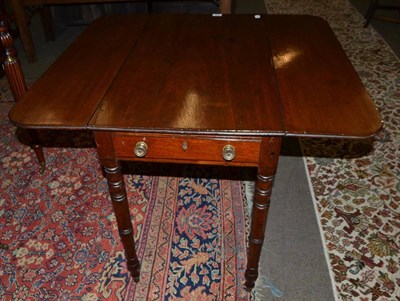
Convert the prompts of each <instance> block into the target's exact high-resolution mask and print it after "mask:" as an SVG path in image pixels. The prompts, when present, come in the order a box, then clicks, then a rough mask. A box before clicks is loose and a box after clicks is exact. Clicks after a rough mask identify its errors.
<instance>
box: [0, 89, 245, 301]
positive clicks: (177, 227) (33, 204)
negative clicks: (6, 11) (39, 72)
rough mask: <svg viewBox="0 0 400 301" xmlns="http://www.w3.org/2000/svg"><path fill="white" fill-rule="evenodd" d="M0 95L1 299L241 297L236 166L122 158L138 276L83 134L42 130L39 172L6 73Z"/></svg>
mask: <svg viewBox="0 0 400 301" xmlns="http://www.w3.org/2000/svg"><path fill="white" fill-rule="evenodd" d="M0 96H1V100H0V126H1V128H0V164H1V168H0V187H1V192H0V243H1V248H0V297H1V298H0V299H1V300H86V301H92V300H202V301H206V300H249V298H250V295H249V294H248V293H247V292H246V291H245V290H244V288H243V285H242V284H243V282H244V279H243V278H244V269H245V266H246V237H247V234H246V233H247V230H246V229H248V227H249V225H248V223H247V220H248V218H247V217H246V214H247V211H248V210H247V208H246V206H247V203H246V202H245V198H244V197H243V194H242V191H243V187H242V183H241V182H240V181H238V180H237V179H234V177H235V174H237V170H238V169H220V168H199V167H196V166H179V165H172V166H169V165H162V166H159V165H157V166H154V165H148V164H140V165H137V166H135V167H133V166H132V165H129V164H127V165H124V173H125V174H126V176H125V182H126V184H127V185H126V186H127V192H128V199H129V202H130V210H131V215H132V222H133V224H134V230H135V234H136V237H135V240H136V241H138V244H137V249H138V256H139V258H141V259H142V268H141V279H140V282H139V283H137V284H136V283H135V282H133V281H131V278H130V277H129V275H128V272H127V269H126V266H125V259H124V255H123V251H122V250H123V247H122V244H121V243H120V239H119V236H118V232H117V228H116V222H115V216H114V214H113V213H112V208H111V204H110V201H109V195H108V188H107V183H106V181H105V180H104V177H103V174H102V171H101V170H100V168H99V163H98V160H97V158H96V153H95V150H94V148H93V147H91V146H93V145H92V139H91V137H90V135H89V134H88V133H85V132H82V133H73V134H72V133H68V132H66V133H64V134H63V135H59V136H60V137H61V136H62V138H57V136H56V135H55V133H51V132H46V133H45V132H42V133H41V136H42V139H44V140H45V141H44V143H45V144H47V147H46V149H45V154H46V159H47V162H48V167H47V169H46V171H45V172H44V173H43V174H40V173H39V172H38V171H39V167H38V165H37V162H36V158H35V157H34V155H33V152H32V151H31V150H30V149H29V147H27V146H26V145H24V144H22V143H20V142H19V141H18V140H17V138H16V135H15V132H16V129H15V127H13V126H12V125H11V124H10V123H9V121H8V118H7V113H8V111H9V110H10V108H11V106H12V104H13V102H12V100H11V99H12V98H11V96H10V95H9V90H8V89H7V87H5V85H4V84H3V85H2V87H1V89H0ZM26 135H27V133H24V132H23V131H18V136H19V137H20V139H21V140H24V139H26V138H24V137H26ZM58 145H59V146H62V147H57V146H58ZM66 146H67V147H66ZM68 146H69V147H68ZM137 174H141V176H138V175H137ZM152 174H161V175H162V176H160V177H154V176H151V175H152ZM164 175H165V176H164ZM188 176H190V177H188ZM237 177H240V175H237ZM215 179H219V180H215ZM221 233H223V234H221Z"/></svg>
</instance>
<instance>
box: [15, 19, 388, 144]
mask: <svg viewBox="0 0 400 301" xmlns="http://www.w3.org/2000/svg"><path fill="white" fill-rule="evenodd" d="M10 119H11V120H12V121H13V122H14V123H15V124H16V125H18V126H20V127H26V128H49V129H89V130H110V131H129V132H152V133H180V134H216V135H226V134H228V135H239V136H243V135H251V136H269V135H277V136H285V135H291V136H311V137H312V136H317V137H350V138H363V137H368V136H371V135H374V134H375V133H377V132H378V131H379V130H380V128H381V126H382V121H381V119H380V115H379V113H378V111H377V109H376V107H375V106H374V104H373V102H372V100H371V99H370V97H369V96H368V94H367V92H366V91H365V88H364V86H363V84H362V82H361V81H360V79H359V77H358V75H357V73H356V72H355V70H354V69H353V67H352V65H351V63H350V62H349V60H348V59H347V57H346V55H345V53H344V51H343V50H342V48H341V46H340V43H339V42H338V41H337V39H336V37H335V36H334V34H333V32H332V31H331V29H330V27H329V25H328V24H327V23H326V22H325V21H323V20H322V19H320V18H317V17H311V16H293V15H290V16H289V15H261V16H259V17H258V16H254V15H223V16H210V15H126V16H108V17H104V18H101V19H99V20H97V21H95V22H94V23H93V24H92V25H90V26H89V27H88V28H87V29H86V30H85V31H84V33H82V35H81V36H80V37H78V39H77V40H76V41H75V42H74V43H73V44H72V45H71V46H70V47H69V48H68V49H67V50H66V52H65V53H64V54H63V55H61V57H60V58H59V59H58V60H57V61H56V62H55V63H54V64H53V65H52V66H51V67H50V68H49V69H48V70H47V72H45V74H44V75H43V76H42V77H41V78H40V79H39V80H38V81H37V82H36V83H35V84H34V85H33V87H32V88H31V89H30V90H29V91H28V93H27V94H26V95H25V96H24V97H23V98H22V99H21V100H20V101H19V102H18V103H17V104H16V105H15V106H14V108H13V109H12V111H11V112H10Z"/></svg>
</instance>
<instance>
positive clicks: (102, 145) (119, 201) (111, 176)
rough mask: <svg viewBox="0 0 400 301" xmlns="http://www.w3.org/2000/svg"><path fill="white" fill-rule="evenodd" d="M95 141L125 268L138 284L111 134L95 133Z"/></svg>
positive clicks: (138, 265)
mask: <svg viewBox="0 0 400 301" xmlns="http://www.w3.org/2000/svg"><path fill="white" fill-rule="evenodd" d="M95 140H96V145H97V152H98V155H99V159H100V163H101V165H102V166H103V168H104V172H105V174H106V177H107V183H108V188H109V191H110V197H111V202H112V206H113V209H114V213H115V217H116V219H117V225H118V232H119V235H120V237H121V241H122V244H123V246H124V250H125V256H126V262H127V267H128V270H129V272H130V273H131V275H132V277H133V279H134V281H135V282H138V281H139V275H140V263H139V260H138V258H137V255H136V249H135V240H134V235H133V227H132V222H131V216H130V214H129V204H128V199H127V197H126V190H125V184H124V178H123V175H122V173H121V166H120V164H119V162H118V160H115V159H114V158H113V156H114V155H113V147H112V139H111V134H109V133H104V132H97V133H95Z"/></svg>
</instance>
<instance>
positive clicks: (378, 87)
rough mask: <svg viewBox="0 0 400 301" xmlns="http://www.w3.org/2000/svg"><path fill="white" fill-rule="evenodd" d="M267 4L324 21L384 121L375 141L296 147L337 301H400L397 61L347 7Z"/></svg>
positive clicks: (278, 0) (300, 0)
mask: <svg viewBox="0 0 400 301" xmlns="http://www.w3.org/2000/svg"><path fill="white" fill-rule="evenodd" d="M265 2H266V5H267V9H268V11H269V12H270V13H283V14H311V15H317V16H321V17H323V18H324V19H325V20H327V21H328V22H329V24H330V25H331V27H332V28H333V30H334V32H335V34H336V35H337V37H338V39H339V40H340V42H341V43H342V46H343V48H344V50H345V52H346V53H347V55H348V57H349V58H350V60H351V62H352V63H353V65H354V67H355V68H356V70H357V71H358V73H359V75H360V77H361V79H362V81H363V82H364V84H365V85H366V87H367V90H368V92H369V94H370V95H371V97H372V98H373V99H374V101H375V103H376V105H377V107H378V109H379V111H380V113H381V114H382V118H383V120H384V121H385V127H384V130H383V131H382V132H381V134H380V135H379V136H378V137H376V138H375V139H374V140H373V141H370V142H365V141H364V142H346V141H339V142H338V141H332V140H315V139H309V140H307V139H304V140H302V142H301V143H302V149H303V153H304V155H305V156H306V157H305V163H306V166H307V172H308V177H309V180H310V183H311V186H312V191H313V194H314V203H315V209H316V213H317V217H318V220H319V224H320V229H321V235H322V239H323V242H324V246H325V251H326V257H327V261H328V264H329V266H330V271H331V278H332V282H333V286H334V293H335V295H336V298H337V299H338V300H348V301H350V300H352V301H353V300H360V301H361V300H362V301H367V300H382V301H384V300H385V301H389V300H400V61H399V59H398V58H397V57H396V56H395V54H394V53H393V52H392V51H391V49H390V48H389V47H388V46H387V44H386V43H385V41H384V40H383V39H382V38H381V37H380V36H379V34H378V33H377V32H376V31H375V30H374V29H373V28H372V27H371V26H370V27H368V28H366V29H365V28H363V23H364V19H363V17H362V16H361V15H360V14H359V12H358V11H357V10H356V9H355V8H354V7H353V6H352V4H351V3H350V2H349V1H347V0H335V1H328V0H325V1H315V0H314V1H312V0H296V1H290V0H265Z"/></svg>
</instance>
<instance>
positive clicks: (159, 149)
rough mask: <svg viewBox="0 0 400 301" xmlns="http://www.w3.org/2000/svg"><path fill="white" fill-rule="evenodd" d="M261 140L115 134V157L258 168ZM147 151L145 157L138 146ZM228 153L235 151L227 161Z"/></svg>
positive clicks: (113, 137) (131, 159)
mask: <svg viewBox="0 0 400 301" xmlns="http://www.w3.org/2000/svg"><path fill="white" fill-rule="evenodd" d="M261 140H262V139H261V138H249V137H234V138H232V137H221V136H205V135H184V134H182V135H158V134H127V133H113V134H112V141H113V148H114V155H115V158H116V159H118V160H124V161H146V162H166V163H167V162H170V163H190V164H210V165H230V166H235V165H240V166H258V162H259V157H260V146H261ZM137 145H139V147H140V145H141V146H143V147H145V148H146V152H145V155H143V157H140V156H137V155H136V154H135V151H134V150H135V147H136V146H137ZM224 148H225V152H229V151H233V152H234V157H233V158H232V159H230V158H228V160H227V159H226V158H225V159H224V157H223V153H224Z"/></svg>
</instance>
